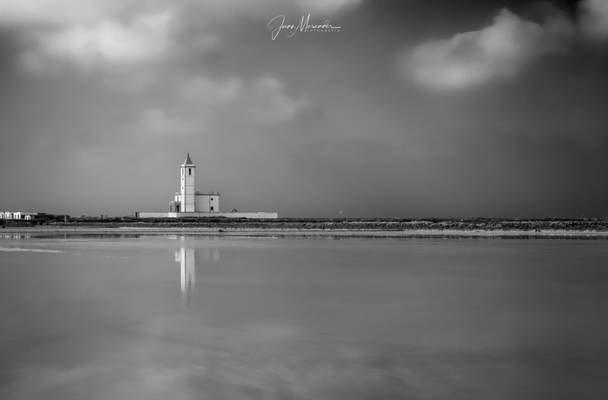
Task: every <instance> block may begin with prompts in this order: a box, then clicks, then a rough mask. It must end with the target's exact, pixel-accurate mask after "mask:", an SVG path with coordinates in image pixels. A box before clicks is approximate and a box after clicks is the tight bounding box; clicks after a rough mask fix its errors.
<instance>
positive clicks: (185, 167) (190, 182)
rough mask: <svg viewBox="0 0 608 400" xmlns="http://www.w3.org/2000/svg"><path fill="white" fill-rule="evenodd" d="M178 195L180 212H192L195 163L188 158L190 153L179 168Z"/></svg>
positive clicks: (194, 189) (194, 188)
mask: <svg viewBox="0 0 608 400" xmlns="http://www.w3.org/2000/svg"><path fill="white" fill-rule="evenodd" d="M179 172H180V195H181V196H180V197H181V207H180V211H181V212H194V210H195V208H194V204H195V196H194V194H195V191H196V184H195V176H196V165H194V163H193V162H192V160H191V159H190V153H188V155H187V157H186V161H184V163H183V164H182V166H181V168H180V171H179Z"/></svg>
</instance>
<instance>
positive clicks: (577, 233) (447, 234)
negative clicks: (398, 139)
mask: <svg viewBox="0 0 608 400" xmlns="http://www.w3.org/2000/svg"><path fill="white" fill-rule="evenodd" d="M15 234H17V235H28V234H29V235H33V236H46V235H69V236H71V235H192V236H226V237H247V236H249V237H251V236H255V237H302V238H307V237H308V238H310V237H324V238H498V239H500V238H504V239H608V231H598V230H568V229H541V230H518V229H495V230H488V229H406V230H373V229H371V230H366V229H306V228H280V229H277V228H226V227H222V228H211V227H132V226H119V227H86V226H78V227H65V226H57V227H51V226H48V225H47V226H44V227H5V228H3V229H0V238H2V237H3V236H6V235H9V236H12V235H15Z"/></svg>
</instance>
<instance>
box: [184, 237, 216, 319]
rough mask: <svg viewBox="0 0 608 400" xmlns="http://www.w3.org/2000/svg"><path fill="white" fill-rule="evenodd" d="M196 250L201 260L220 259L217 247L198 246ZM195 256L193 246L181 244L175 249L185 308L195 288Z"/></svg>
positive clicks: (187, 306) (212, 260) (213, 261)
mask: <svg viewBox="0 0 608 400" xmlns="http://www.w3.org/2000/svg"><path fill="white" fill-rule="evenodd" d="M182 240H183V239H182ZM198 252H199V258H200V259H202V261H203V262H209V263H217V262H218V261H219V260H220V251H219V249H209V248H202V249H200V248H199V249H198ZM196 258H197V250H196V249H195V248H194V247H187V246H182V247H180V248H179V249H177V250H175V262H176V263H179V264H180V268H179V288H180V292H181V297H182V304H183V305H184V306H185V307H186V308H190V305H191V302H192V296H193V294H194V291H195V288H196Z"/></svg>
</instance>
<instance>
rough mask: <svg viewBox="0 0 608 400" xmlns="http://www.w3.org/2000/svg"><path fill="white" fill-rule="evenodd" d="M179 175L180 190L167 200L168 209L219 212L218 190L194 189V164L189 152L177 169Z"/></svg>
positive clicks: (181, 211)
mask: <svg viewBox="0 0 608 400" xmlns="http://www.w3.org/2000/svg"><path fill="white" fill-rule="evenodd" d="M179 177H180V191H179V192H175V196H174V197H173V201H171V202H169V211H171V212H178V213H184V212H187V213H188V212H206V213H219V212H220V194H219V193H218V192H211V193H201V192H197V191H196V165H194V163H193V162H192V160H191V159H190V153H188V155H187V156H186V161H184V163H183V164H182V165H181V167H180V169H179Z"/></svg>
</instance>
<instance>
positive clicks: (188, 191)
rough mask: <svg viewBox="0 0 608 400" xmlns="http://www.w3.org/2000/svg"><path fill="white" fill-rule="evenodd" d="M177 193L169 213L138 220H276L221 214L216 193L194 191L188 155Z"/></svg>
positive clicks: (266, 214) (141, 215) (143, 214)
mask: <svg viewBox="0 0 608 400" xmlns="http://www.w3.org/2000/svg"><path fill="white" fill-rule="evenodd" d="M179 179H180V182H179V183H180V184H179V191H178V192H175V194H174V196H173V200H171V201H170V202H169V212H168V213H167V212H137V213H135V215H136V216H137V217H138V218H182V217H225V218H252V219H276V218H278V217H279V215H278V214H277V213H276V212H263V211H256V212H229V213H225V212H222V211H221V209H220V194H219V193H218V192H206V193H203V192H198V191H196V165H195V164H194V163H193V162H192V159H190V153H188V154H187V156H186V160H185V161H184V162H183V163H182V164H181V166H180V168H179Z"/></svg>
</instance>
